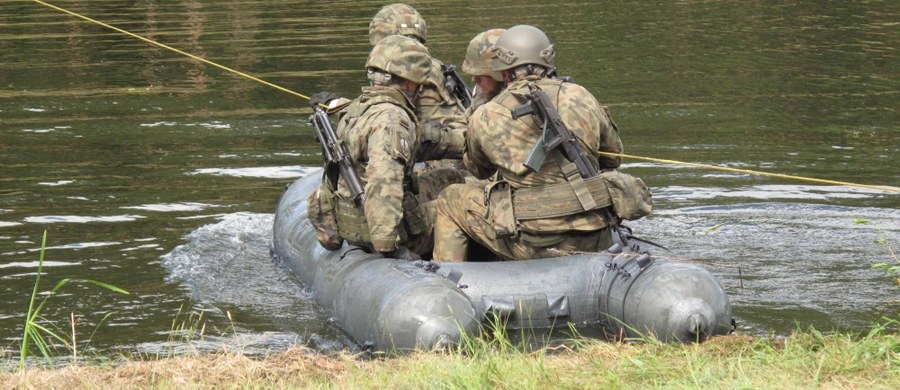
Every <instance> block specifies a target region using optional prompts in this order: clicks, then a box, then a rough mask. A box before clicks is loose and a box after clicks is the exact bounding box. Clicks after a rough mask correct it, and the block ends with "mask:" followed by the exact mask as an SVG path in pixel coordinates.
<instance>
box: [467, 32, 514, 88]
mask: <svg viewBox="0 0 900 390" xmlns="http://www.w3.org/2000/svg"><path fill="white" fill-rule="evenodd" d="M505 31H506V29H502V28H495V29H492V30H487V31H484V32H481V33H479V34H478V35H476V36H475V38H472V40H471V41H469V48H468V49H467V50H466V59H465V60H463V63H462V71H463V72H466V73H468V74H470V75H473V76H491V78H493V79H494V80H497V81H502V78H501V77H500V73H499V72H494V71H492V70H491V56H493V53H494V45H495V44H496V43H497V38H499V37H500V35H501V34H503V32H505Z"/></svg>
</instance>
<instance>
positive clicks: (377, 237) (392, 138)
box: [365, 113, 412, 252]
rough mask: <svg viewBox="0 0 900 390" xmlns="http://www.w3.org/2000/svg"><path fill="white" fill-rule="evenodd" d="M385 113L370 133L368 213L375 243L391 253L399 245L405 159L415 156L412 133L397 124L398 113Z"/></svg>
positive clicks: (370, 229) (370, 231)
mask: <svg viewBox="0 0 900 390" xmlns="http://www.w3.org/2000/svg"><path fill="white" fill-rule="evenodd" d="M383 116H384V117H385V118H384V120H378V122H379V124H378V125H377V126H376V129H375V130H374V131H372V132H371V133H370V134H369V140H368V157H369V161H368V164H367V166H366V176H367V177H368V179H369V182H368V183H367V184H366V205H365V214H366V221H367V222H368V223H369V233H370V234H371V236H372V246H373V247H374V249H375V250H377V251H379V252H390V251H392V250H394V249H396V248H397V241H398V236H399V234H398V232H399V228H400V224H401V223H402V221H403V179H404V170H405V166H406V162H407V161H408V160H409V159H410V158H411V157H412V155H411V149H410V142H411V140H412V138H411V136H412V135H411V134H410V132H409V131H408V130H407V129H406V128H405V127H403V126H401V125H398V124H399V123H400V119H399V118H398V117H399V115H397V114H396V113H391V114H383Z"/></svg>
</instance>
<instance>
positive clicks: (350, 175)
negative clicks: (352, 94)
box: [309, 107, 366, 206]
mask: <svg viewBox="0 0 900 390" xmlns="http://www.w3.org/2000/svg"><path fill="white" fill-rule="evenodd" d="M309 123H310V124H311V125H313V128H314V129H315V130H316V140H317V141H319V143H321V144H322V156H324V157H325V177H326V178H328V182H329V184H330V185H331V188H334V189H336V188H337V180H338V176H341V177H343V178H344V181H345V182H346V183H347V187H348V188H350V193H351V194H352V195H353V203H354V204H356V205H357V206H362V205H364V204H365V203H366V194H365V193H364V191H363V185H362V181H361V180H360V179H359V175H357V174H356V169H354V168H353V162H352V161H351V160H350V157H349V156H348V154H347V151H346V150H344V145H343V144H341V143H340V141H339V140H338V138H337V134H335V132H334V129H333V128H332V127H331V122H330V121H329V120H328V114H326V113H325V110H323V109H322V108H321V107H313V114H312V115H310V117H309ZM335 168H338V169H335Z"/></svg>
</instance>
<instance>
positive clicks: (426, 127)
mask: <svg viewBox="0 0 900 390" xmlns="http://www.w3.org/2000/svg"><path fill="white" fill-rule="evenodd" d="M443 132H444V125H442V124H441V122H438V121H428V122H425V123H423V124H422V125H421V126H419V142H420V143H425V142H431V143H440V142H441V137H442V136H443Z"/></svg>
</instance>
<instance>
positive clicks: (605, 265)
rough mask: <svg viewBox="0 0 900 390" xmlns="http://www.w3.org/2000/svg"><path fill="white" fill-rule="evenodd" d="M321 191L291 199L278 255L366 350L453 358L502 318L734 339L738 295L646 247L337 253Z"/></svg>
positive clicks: (296, 189) (312, 184)
mask: <svg viewBox="0 0 900 390" xmlns="http://www.w3.org/2000/svg"><path fill="white" fill-rule="evenodd" d="M320 182H321V174H320V173H316V172H313V173H312V174H310V175H309V176H306V177H304V178H301V179H299V180H297V181H296V182H294V183H293V184H291V185H289V186H288V187H287V188H286V189H285V192H284V193H283V194H282V196H281V199H280V200H279V202H278V206H277V209H276V213H275V222H274V228H273V254H274V256H275V257H276V258H277V259H278V260H279V261H281V262H283V264H285V265H287V266H288V267H289V268H290V269H291V270H292V271H293V272H295V273H296V274H297V275H299V276H300V278H301V279H302V281H303V283H305V285H306V287H307V288H308V289H310V290H311V291H312V292H313V294H314V295H315V297H316V300H317V301H318V303H319V304H320V305H321V306H322V307H323V308H324V309H325V310H326V312H327V313H328V314H329V315H330V316H331V319H332V320H333V321H334V323H335V324H336V325H337V326H338V327H340V328H341V329H342V330H344V331H345V332H346V333H347V334H348V335H350V337H352V338H353V339H354V340H355V341H356V342H357V343H358V344H359V345H360V346H361V347H363V348H364V349H367V350H374V351H388V352H393V351H406V350H415V349H432V348H442V347H446V346H449V345H453V344H455V343H456V342H458V341H459V340H460V339H461V338H462V337H463V334H468V335H476V334H478V332H479V331H480V329H481V326H482V324H483V323H485V322H488V321H491V320H492V319H497V318H500V319H502V322H500V323H502V324H505V326H506V327H507V328H509V329H522V328H548V327H556V326H566V325H567V324H568V323H575V324H577V325H583V324H598V325H602V326H604V327H605V328H606V329H608V330H609V331H610V332H612V333H613V334H615V335H620V336H625V337H639V336H642V335H648V334H652V335H654V336H655V337H657V338H658V339H660V340H663V341H683V342H688V341H702V340H704V339H706V338H708V337H710V336H712V335H723V334H728V333H730V332H731V331H732V330H733V329H734V325H733V319H732V316H731V306H730V303H729V301H728V296H727V295H726V294H725V292H724V290H723V289H722V287H721V285H720V284H719V282H718V281H717V280H716V278H715V277H714V276H713V275H712V274H711V273H710V272H709V271H707V270H706V269H704V268H701V267H699V266H696V265H692V264H684V263H676V262H669V261H665V260H664V259H659V258H656V257H654V256H653V255H651V254H650V253H649V252H647V251H644V250H641V249H640V247H639V246H638V245H635V244H627V243H626V244H625V245H621V244H614V245H613V246H612V247H610V248H609V250H608V251H607V252H603V253H591V254H577V255H571V256H564V257H558V258H549V259H538V260H526V261H483V262H476V261H472V262H465V263H438V262H430V261H404V260H397V259H390V258H383V257H381V256H380V255H379V254H372V253H367V252H366V251H364V250H363V249H361V248H359V247H355V246H352V245H347V244H345V245H344V247H343V248H341V249H340V250H338V251H328V250H326V249H324V248H323V247H322V246H321V245H319V243H318V241H316V235H315V231H314V230H313V227H312V225H311V224H310V223H309V221H308V220H307V218H306V206H307V205H306V203H307V197H308V195H309V194H310V193H311V192H312V191H314V190H315V189H316V188H317V187H318V186H319V183H320ZM495 323H496V322H495Z"/></svg>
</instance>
